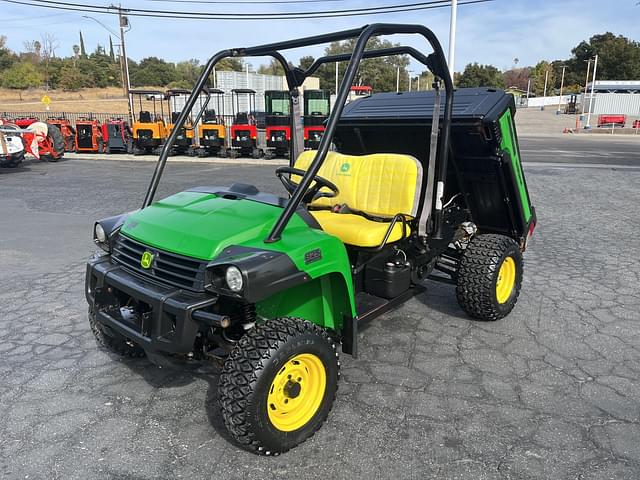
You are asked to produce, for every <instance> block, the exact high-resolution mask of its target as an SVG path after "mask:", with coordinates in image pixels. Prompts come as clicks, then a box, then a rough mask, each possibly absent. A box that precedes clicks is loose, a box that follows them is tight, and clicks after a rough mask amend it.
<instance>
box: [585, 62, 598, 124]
mask: <svg viewBox="0 0 640 480" xmlns="http://www.w3.org/2000/svg"><path fill="white" fill-rule="evenodd" d="M597 70H598V55H596V58H595V60H594V61H593V79H592V80H591V96H590V97H589V113H588V114H587V124H586V125H585V126H584V128H591V106H592V104H593V91H594V90H595V88H596V71H597Z"/></svg>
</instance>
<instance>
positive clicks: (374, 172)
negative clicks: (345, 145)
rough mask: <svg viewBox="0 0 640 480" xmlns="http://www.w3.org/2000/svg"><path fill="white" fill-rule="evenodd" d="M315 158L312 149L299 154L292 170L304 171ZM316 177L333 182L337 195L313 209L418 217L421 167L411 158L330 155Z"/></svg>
mask: <svg viewBox="0 0 640 480" xmlns="http://www.w3.org/2000/svg"><path fill="white" fill-rule="evenodd" d="M315 155H316V151H315V150H308V151H306V152H303V153H301V154H300V156H299V157H298V160H297V161H296V163H295V167H296V168H300V169H302V170H307V168H308V167H309V165H310V164H311V162H312V161H313V158H314V157H315ZM318 175H320V176H321V177H324V178H326V179H327V180H329V181H331V182H333V183H335V185H336V186H337V187H338V189H339V190H340V193H339V194H338V196H337V197H334V198H320V199H318V200H315V201H314V202H313V205H315V206H332V205H340V204H343V203H346V204H347V205H348V206H349V208H351V209H353V210H356V211H360V212H363V213H367V214H369V215H374V216H379V217H392V216H394V215H396V214H397V213H403V214H405V215H408V216H410V217H415V216H416V214H417V211H418V202H419V199H420V193H421V191H422V165H421V164H420V162H419V161H418V160H417V159H416V158H415V157H412V156H411V155H403V154H397V153H374V154H371V155H343V154H341V153H338V152H329V153H328V154H327V158H326V159H325V161H324V163H323V165H322V167H320V171H319V172H318ZM294 180H296V181H299V179H295V178H294Z"/></svg>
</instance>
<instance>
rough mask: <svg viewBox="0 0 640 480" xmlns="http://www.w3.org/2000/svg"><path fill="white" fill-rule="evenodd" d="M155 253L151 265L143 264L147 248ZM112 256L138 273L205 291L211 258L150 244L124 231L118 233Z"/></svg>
mask: <svg viewBox="0 0 640 480" xmlns="http://www.w3.org/2000/svg"><path fill="white" fill-rule="evenodd" d="M146 251H148V252H150V253H151V254H152V255H153V261H152V264H151V267H150V268H148V269H146V268H143V267H142V265H141V264H140V261H141V259H142V255H143V254H144V252H146ZM112 258H113V259H114V260H115V261H116V262H117V263H119V264H120V265H122V266H123V267H125V268H127V269H128V270H132V271H133V272H135V273H139V274H142V275H144V276H146V277H150V278H154V279H156V280H158V281H160V282H162V283H168V284H170V285H174V286H176V287H180V288H186V289H188V290H193V291H196V292H202V291H204V272H205V269H206V266H207V262H205V261H203V260H197V259H195V258H191V257H185V256H183V255H177V254H175V253H170V252H166V251H164V250H159V249H157V248H154V247H149V246H147V245H144V244H143V243H140V242H137V241H135V240H132V239H131V238H129V237H125V236H124V235H118V239H117V240H116V243H115V246H114V248H113V253H112Z"/></svg>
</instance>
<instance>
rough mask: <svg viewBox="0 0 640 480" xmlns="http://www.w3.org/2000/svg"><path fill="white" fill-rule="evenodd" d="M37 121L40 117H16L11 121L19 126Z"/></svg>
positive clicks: (25, 125) (25, 126)
mask: <svg viewBox="0 0 640 480" xmlns="http://www.w3.org/2000/svg"><path fill="white" fill-rule="evenodd" d="M39 121H40V119H39V118H36V117H18V118H16V119H15V120H14V121H13V123H14V125H16V126H18V127H20V128H27V127H28V126H29V125H31V124H33V123H36V122H39Z"/></svg>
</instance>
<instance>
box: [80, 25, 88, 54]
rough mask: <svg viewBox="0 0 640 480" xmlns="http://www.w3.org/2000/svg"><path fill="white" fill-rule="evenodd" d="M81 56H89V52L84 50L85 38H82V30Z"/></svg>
mask: <svg viewBox="0 0 640 480" xmlns="http://www.w3.org/2000/svg"><path fill="white" fill-rule="evenodd" d="M80 56H82V57H86V56H87V51H86V50H85V48H84V38H82V30H80Z"/></svg>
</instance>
